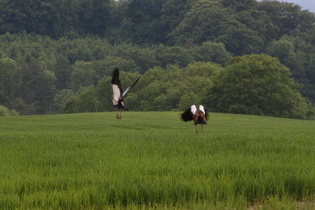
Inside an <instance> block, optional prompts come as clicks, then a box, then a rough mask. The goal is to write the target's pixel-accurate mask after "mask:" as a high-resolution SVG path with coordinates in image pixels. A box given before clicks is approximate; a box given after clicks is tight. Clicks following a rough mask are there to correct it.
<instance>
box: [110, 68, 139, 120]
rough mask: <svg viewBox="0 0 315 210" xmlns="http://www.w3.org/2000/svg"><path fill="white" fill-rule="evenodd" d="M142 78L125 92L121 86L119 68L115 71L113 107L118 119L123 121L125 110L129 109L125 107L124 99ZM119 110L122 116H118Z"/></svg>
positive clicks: (113, 77)
mask: <svg viewBox="0 0 315 210" xmlns="http://www.w3.org/2000/svg"><path fill="white" fill-rule="evenodd" d="M140 77H141V76H140ZM140 77H138V79H137V80H136V81H135V82H134V83H133V84H132V85H130V86H129V87H128V88H127V89H126V90H125V91H124V92H123V91H122V87H121V84H120V80H119V69H117V68H116V69H114V71H113V76H112V82H111V83H112V88H113V105H114V107H115V108H116V112H117V115H116V118H117V119H121V114H122V111H123V110H126V111H128V109H127V108H126V107H125V105H124V98H125V96H126V95H127V93H128V92H129V91H130V90H131V89H132V88H133V87H134V86H135V85H136V84H137V82H138V80H139V79H140ZM119 109H120V115H118V110H119Z"/></svg>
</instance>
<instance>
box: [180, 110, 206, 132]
mask: <svg viewBox="0 0 315 210" xmlns="http://www.w3.org/2000/svg"><path fill="white" fill-rule="evenodd" d="M207 116H208V113H207V111H206V110H205V108H204V106H202V105H199V110H197V108H196V106H195V105H192V106H190V107H189V109H187V110H186V111H185V112H184V113H183V114H182V115H181V117H182V120H184V121H185V122H187V121H192V120H193V121H194V125H195V130H196V133H198V129H197V125H198V124H200V125H201V132H202V133H203V125H205V124H207Z"/></svg>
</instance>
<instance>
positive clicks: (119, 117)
mask: <svg viewBox="0 0 315 210" xmlns="http://www.w3.org/2000/svg"><path fill="white" fill-rule="evenodd" d="M116 119H121V114H120V116H119V115H118V109H116Z"/></svg>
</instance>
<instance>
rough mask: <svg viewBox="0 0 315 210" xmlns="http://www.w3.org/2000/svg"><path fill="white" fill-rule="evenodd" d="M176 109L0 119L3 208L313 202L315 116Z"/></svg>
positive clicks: (198, 206) (260, 205) (280, 205)
mask: <svg viewBox="0 0 315 210" xmlns="http://www.w3.org/2000/svg"><path fill="white" fill-rule="evenodd" d="M204 131H205V133H204V134H200V133H199V134H196V133H195V132H194V126H193V123H192V122H187V123H185V122H182V121H181V120H180V113H179V112H124V113H123V119H122V120H117V119H116V118H115V113H114V112H107V113H86V114H68V115H49V116H15V117H1V118H0V209H107V208H127V209H138V208H141V209H150V208H155V209H168V208H173V209H174V208H178V209H183V208H186V209H213V208H217V209H224V208H225V209H232V208H235V209H246V208H252V209H253V208H267V209H268V208H270V209H278V208H283V209H295V208H300V207H301V208H304V209H314V208H315V205H314V201H315V121H303V120H292V119H281V118H271V117H260V116H247V115H232V114H219V113H210V120H209V121H208V125H206V126H205V127H204Z"/></svg>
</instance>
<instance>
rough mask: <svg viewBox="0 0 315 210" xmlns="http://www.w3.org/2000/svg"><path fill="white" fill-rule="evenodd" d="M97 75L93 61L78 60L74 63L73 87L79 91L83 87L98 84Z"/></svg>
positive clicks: (71, 78)
mask: <svg viewBox="0 0 315 210" xmlns="http://www.w3.org/2000/svg"><path fill="white" fill-rule="evenodd" d="M96 79H97V75H96V72H95V70H94V69H93V63H92V62H83V61H78V62H76V63H75V65H74V71H73V72H72V74H71V76H70V80H71V82H70V84H71V87H72V88H71V89H72V90H74V91H78V90H79V89H80V88H81V87H88V86H90V85H95V84H96Z"/></svg>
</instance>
